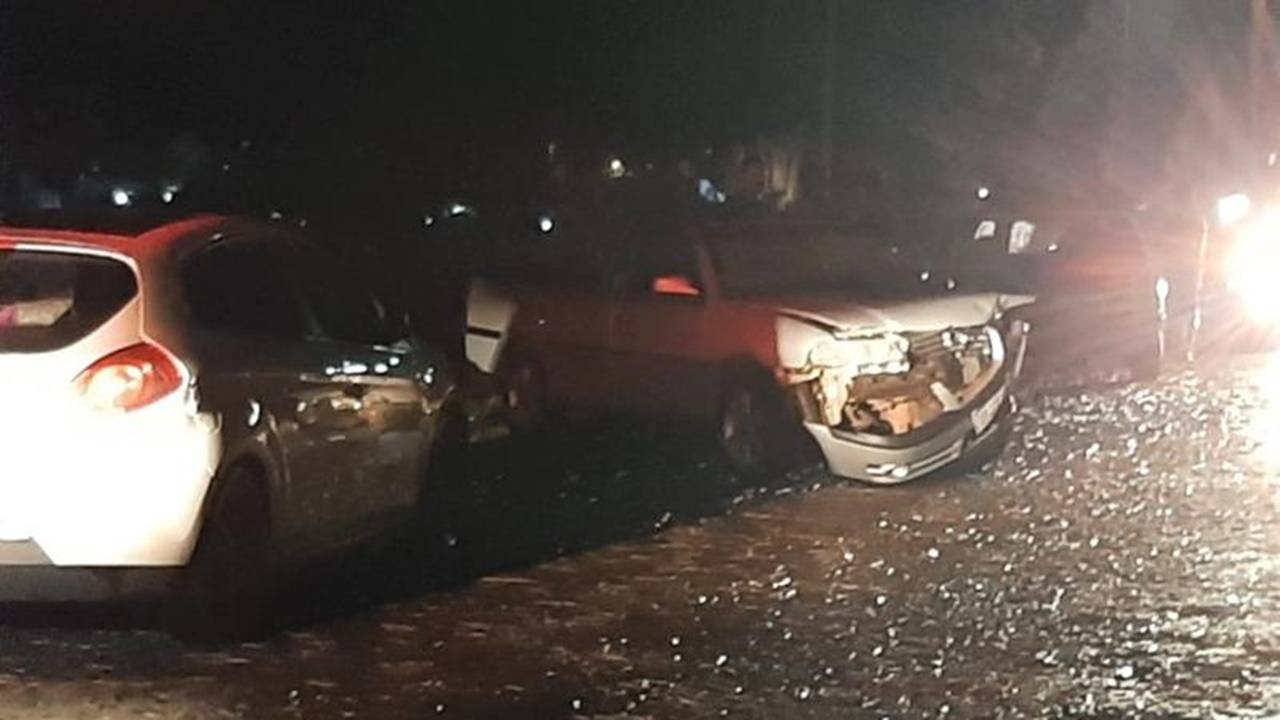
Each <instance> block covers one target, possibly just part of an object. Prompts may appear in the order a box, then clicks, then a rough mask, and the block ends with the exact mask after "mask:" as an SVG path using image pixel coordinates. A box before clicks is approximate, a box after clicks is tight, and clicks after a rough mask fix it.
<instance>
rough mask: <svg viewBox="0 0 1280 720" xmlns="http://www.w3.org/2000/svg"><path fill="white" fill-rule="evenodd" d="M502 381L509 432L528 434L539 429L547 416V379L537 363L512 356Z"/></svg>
mask: <svg viewBox="0 0 1280 720" xmlns="http://www.w3.org/2000/svg"><path fill="white" fill-rule="evenodd" d="M503 383H504V384H505V386H506V395H507V418H508V423H509V425H510V427H511V431H512V432H513V433H516V434H529V433H532V432H534V431H535V430H537V429H539V428H541V427H542V425H543V424H544V423H545V422H546V419H547V381H546V375H545V374H544V373H543V372H542V368H541V366H539V365H538V364H537V363H535V362H533V361H532V360H528V359H523V358H516V359H515V360H513V361H512V363H511V364H510V366H509V367H508V368H507V369H506V370H505V371H504V372H503Z"/></svg>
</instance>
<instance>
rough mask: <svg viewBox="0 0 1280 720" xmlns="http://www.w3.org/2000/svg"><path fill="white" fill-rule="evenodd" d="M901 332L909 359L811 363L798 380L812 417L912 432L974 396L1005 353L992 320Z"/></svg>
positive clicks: (854, 427)
mask: <svg viewBox="0 0 1280 720" xmlns="http://www.w3.org/2000/svg"><path fill="white" fill-rule="evenodd" d="M901 337H902V338H905V340H906V345H907V347H908V350H907V358H908V362H907V363H901V364H898V365H896V366H894V367H892V368H884V367H881V368H878V369H879V370H880V371H879V372H866V368H865V366H864V367H859V366H857V365H848V364H846V365H839V366H833V367H811V368H809V371H808V372H807V373H805V377H804V378H803V379H804V380H805V381H804V382H802V383H800V384H799V385H797V386H796V387H797V389H798V392H799V395H800V397H799V398H798V399H799V400H800V404H801V408H802V410H803V411H804V414H805V415H806V416H807V418H808V419H810V420H819V419H820V420H821V422H823V423H825V424H826V425H829V426H831V427H834V428H841V429H845V430H849V431H854V432H864V433H874V434H878V435H900V434H903V433H907V432H910V431H912V430H914V429H916V428H918V427H921V426H923V425H926V424H928V423H929V422H930V421H932V420H934V419H935V418H937V417H938V416H939V415H942V414H943V413H944V412H946V411H949V410H954V409H956V408H959V407H962V406H964V405H965V404H966V403H968V402H969V401H970V400H972V399H973V398H974V397H975V396H976V395H977V394H978V393H980V392H982V390H983V389H984V388H985V387H987V385H988V383H990V382H991V380H992V379H993V378H994V377H995V376H996V375H997V373H998V371H999V369H1000V366H1001V364H1002V363H1003V360H1004V345H1003V342H1002V340H1001V337H1000V333H999V331H997V330H996V329H995V328H993V327H989V326H976V327H967V328H951V329H947V330H942V331H938V332H922V333H904V334H903V335H902V336H901ZM903 365H906V369H905V371H903V370H902V369H901V368H902V366H903ZM886 369H891V370H895V371H896V372H887V371H885V370H886Z"/></svg>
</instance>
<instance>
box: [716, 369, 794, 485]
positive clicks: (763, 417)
mask: <svg viewBox="0 0 1280 720" xmlns="http://www.w3.org/2000/svg"><path fill="white" fill-rule="evenodd" d="M771 390H772V389H771V388H769V387H767V386H766V385H765V384H764V382H763V381H762V380H736V381H734V382H731V383H729V384H728V386H727V389H726V391H725V393H724V394H723V396H722V398H721V401H720V410H719V413H718V415H717V427H716V430H717V440H718V442H719V444H720V449H721V451H723V452H724V455H725V458H726V459H727V460H728V461H729V465H730V467H732V468H733V469H734V470H735V471H736V472H738V473H739V474H741V475H743V476H744V477H746V478H748V479H750V480H765V479H771V478H772V477H773V476H776V475H777V474H778V473H781V472H782V471H783V470H785V469H786V443H785V437H786V435H785V432H784V423H783V417H784V413H783V412H782V402H781V398H779V397H778V393H777V392H771Z"/></svg>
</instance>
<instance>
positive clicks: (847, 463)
mask: <svg viewBox="0 0 1280 720" xmlns="http://www.w3.org/2000/svg"><path fill="white" fill-rule="evenodd" d="M1027 329H1028V328H1027V326H1026V325H1023V324H1021V323H1016V322H1015V323H1010V324H1008V325H1007V326H1006V327H1004V328H1003V329H1001V330H1000V331H997V330H996V329H995V328H990V335H991V336H992V342H991V343H990V344H989V345H988V346H985V347H983V348H982V353H981V363H980V365H981V367H980V368H978V369H973V370H972V372H970V371H964V372H963V373H961V374H960V375H957V371H959V370H960V369H961V368H962V366H965V365H966V364H971V361H972V360H973V355H972V353H970V352H969V350H963V349H962V350H954V351H953V350H952V349H946V350H945V351H939V350H938V349H937V348H933V347H932V346H929V345H928V343H927V342H922V343H921V346H922V348H927V350H926V352H928V353H931V355H928V356H925V357H924V359H923V360H921V359H918V358H916V357H913V364H912V366H913V369H912V371H911V372H910V373H906V374H902V375H899V376H894V377H888V378H881V380H880V381H878V382H873V383H871V384H869V385H868V384H866V383H863V384H862V385H854V386H853V389H852V390H851V391H849V392H846V393H843V394H842V395H841V396H840V401H841V402H843V403H846V404H845V415H846V419H844V420H842V421H840V422H833V421H832V417H833V415H834V414H835V413H833V412H831V408H830V407H824V406H823V403H824V402H827V401H828V400H829V397H830V396H826V397H824V392H828V391H826V390H825V388H827V387H829V384H826V385H824V383H823V382H822V380H823V378H819V380H818V381H811V382H809V383H806V384H805V385H803V386H797V390H798V396H797V397H798V399H799V400H800V402H801V405H802V408H801V415H802V417H803V419H804V427H805V429H806V430H807V431H808V432H809V434H810V435H811V436H812V437H813V439H814V441H815V442H816V443H817V445H818V447H819V448H820V449H821V451H822V453H823V455H824V456H825V458H826V461H827V464H828V466H829V467H830V469H831V471H832V472H834V473H836V474H838V475H842V476H845V477H850V478H854V479H858V480H864V481H867V482H872V483H877V484H896V483H901V482H906V481H908V480H913V479H915V478H919V477H921V476H924V475H927V474H929V473H930V472H933V471H935V470H938V469H940V468H943V467H945V466H946V465H948V464H950V463H953V462H955V461H957V460H960V459H961V458H963V457H966V456H969V455H973V454H978V453H985V452H988V451H991V450H993V449H995V448H996V446H998V445H1000V444H1002V443H1003V441H1004V437H1005V435H1006V432H1005V431H1006V425H1007V423H1006V420H1007V418H1008V417H1009V416H1010V414H1011V409H1012V407H1013V400H1012V398H1011V394H1012V389H1011V386H1012V384H1013V383H1014V382H1015V381H1016V379H1017V377H1018V375H1019V374H1020V372H1021V368H1022V359H1023V357H1024V355H1025V351H1026V331H1027ZM947 332H949V331H947ZM926 340H927V339H926ZM949 347H950V346H949ZM913 352H914V351H913ZM939 352H941V355H939V354H938V353H939ZM944 376H945V377H949V378H952V380H950V381H949V383H943V382H941V380H940V379H941V378H943V377H944ZM960 376H962V377H963V380H957V379H955V378H957V377H960ZM869 388H870V390H871V392H870V393H869V392H868V389H869ZM877 389H878V390H877ZM874 392H879V395H873V394H872V393H874ZM860 393H861V395H860ZM894 396H897V397H898V398H899V399H898V400H897V401H893V402H889V403H888V405H885V403H886V402H887V401H886V400H885V398H888V397H894ZM860 398H861V399H860ZM868 401H869V402H868ZM877 402H879V403H880V407H882V408H883V407H887V406H892V407H891V408H890V411H888V412H884V411H877V412H879V415H880V421H878V422H875V423H864V424H863V425H862V426H856V424H855V422H853V421H854V420H857V419H859V417H858V414H857V413H855V412H850V411H849V409H850V408H853V407H855V406H858V407H864V408H865V407H868V405H869V404H870V405H874V404H876V403H877ZM805 405H807V406H808V407H807V408H806V407H804V406H805ZM908 406H909V407H908ZM903 407H908V410H909V412H905V413H903V412H898V411H899V410H901V409H902V408H903Z"/></svg>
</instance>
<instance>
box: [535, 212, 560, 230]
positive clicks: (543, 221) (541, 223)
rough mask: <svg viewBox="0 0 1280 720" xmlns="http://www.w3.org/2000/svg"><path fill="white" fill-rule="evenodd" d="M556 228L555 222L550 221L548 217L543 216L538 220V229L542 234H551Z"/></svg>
mask: <svg viewBox="0 0 1280 720" xmlns="http://www.w3.org/2000/svg"><path fill="white" fill-rule="evenodd" d="M555 226H556V222H555V221H554V220H552V219H551V216H550V215H543V216H542V217H540V218H538V229H539V230H541V231H542V232H544V233H549V232H551V231H552V230H553V229H554V228H555Z"/></svg>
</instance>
